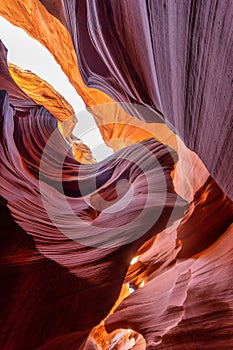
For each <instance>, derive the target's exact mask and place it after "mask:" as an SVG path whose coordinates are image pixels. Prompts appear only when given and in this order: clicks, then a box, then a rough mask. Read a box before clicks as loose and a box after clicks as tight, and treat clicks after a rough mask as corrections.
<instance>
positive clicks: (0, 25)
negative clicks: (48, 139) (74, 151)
mask: <svg viewBox="0 0 233 350" xmlns="http://www.w3.org/2000/svg"><path fill="white" fill-rule="evenodd" d="M0 39H1V40H2V42H3V44H4V45H5V46H6V47H7V49H8V61H9V62H11V63H14V64H15V65H17V66H19V67H21V68H23V69H27V70H30V71H32V72H33V73H35V74H37V75H38V76H39V77H40V78H42V79H44V80H45V81H47V82H48V83H49V84H50V85H52V86H53V87H54V88H55V89H56V90H57V91H58V92H59V93H60V94H61V95H62V96H64V97H65V98H66V100H67V101H68V102H69V103H70V104H71V105H72V107H73V109H74V111H75V113H76V115H77V118H78V124H77V125H76V127H75V129H74V134H75V135H76V136H77V137H80V138H81V139H82V140H83V141H84V143H86V145H88V146H89V147H90V148H91V150H92V154H93V156H94V157H95V158H96V160H97V161H101V160H103V159H105V158H106V157H108V156H109V155H110V154H112V153H113V151H112V149H111V148H109V147H107V146H106V145H105V143H104V141H103V139H102V136H101V134H100V132H99V129H98V127H97V125H96V123H95V120H94V118H93V117H92V115H91V114H90V113H88V112H87V110H85V104H84V102H83V100H82V98H81V97H80V96H79V95H78V94H77V92H76V90H75V89H74V87H73V86H72V85H71V84H70V82H69V80H68V78H67V76H66V75H65V73H64V72H63V71H62V69H61V67H60V66H59V64H58V63H57V62H56V61H55V59H54V57H53V56H52V54H51V53H50V52H49V51H48V50H47V49H46V48H45V47H44V46H43V45H41V44H40V43H39V42H38V41H36V40H35V39H33V38H31V37H30V36H29V35H28V34H27V33H26V32H25V31H24V30H23V29H21V28H19V27H16V26H14V25H12V24H11V23H10V22H8V21H7V20H6V19H5V18H3V17H1V16H0Z"/></svg>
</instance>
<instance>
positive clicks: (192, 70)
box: [43, 0, 233, 199]
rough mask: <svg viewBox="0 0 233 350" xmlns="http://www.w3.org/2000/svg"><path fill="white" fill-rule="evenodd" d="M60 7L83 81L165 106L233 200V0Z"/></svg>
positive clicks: (120, 98) (141, 101)
mask: <svg viewBox="0 0 233 350" xmlns="http://www.w3.org/2000/svg"><path fill="white" fill-rule="evenodd" d="M43 3H44V5H45V6H48V2H43ZM61 6H62V7H63V14H65V18H66V23H65V24H66V27H67V29H68V30H70V34H71V37H72V40H73V44H74V47H75V50H76V53H77V58H78V62H79V68H80V72H81V75H82V77H83V79H84V81H85V83H86V84H87V85H88V86H90V87H94V88H99V89H100V90H102V91H104V92H105V93H108V94H109V95H110V96H112V97H113V98H114V99H115V100H117V101H125V102H132V103H134V102H137V103H139V104H143V105H146V106H150V107H152V108H154V109H155V110H158V111H160V112H161V113H162V114H163V116H164V118H165V119H166V120H167V122H169V123H170V124H171V125H173V127H174V128H175V129H176V130H177V132H178V133H179V135H180V136H181V138H182V139H183V140H184V142H185V144H186V145H187V146H188V147H189V148H190V149H192V150H194V151H195V152H196V153H197V154H198V155H199V156H200V158H201V159H202V160H203V162H204V164H205V165H206V167H207V169H208V170H209V172H210V174H211V175H212V177H213V178H214V179H215V180H216V181H217V182H218V184H219V185H220V187H221V188H222V189H223V190H224V191H225V193H226V194H228V196H229V197H230V198H231V199H232V198H233V188H232V181H231V177H230V174H232V172H233V165H232V164H233V160H232V143H233V124H232V109H233V105H232V60H231V57H232V55H233V52H232V48H233V45H232V35H233V28H232V16H233V8H232V4H231V1H230V0H229V1H205V2H203V1H199V2H195V3H193V2H183V1H181V2H175V1H164V2H163V3H162V4H161V2H160V1H148V2H144V1H140V2H139V3H138V6H135V4H134V2H133V1H122V2H121V3H120V4H119V3H118V2H116V1H115V0H110V1H107V2H102V1H101V2H99V1H96V0H94V1H90V2H89V1H80V2H75V1H74V0H73V1H68V2H66V3H65V4H64V5H63V3H60V5H59V3H58V5H57V6H56V7H58V8H61ZM56 7H54V10H53V11H52V10H51V8H50V12H52V13H53V14H54V15H56V16H59V15H58V13H57V11H56V10H55V8H56ZM58 18H59V17H58ZM107 28H111V32H109V30H108V29H107ZM138 28H140V35H138ZM141 118H142V119H146V121H149V120H148V119H147V118H145V117H144V116H143V115H141ZM229 159H231V162H230V164H229ZM220 163H221V171H220V170H219V164H220Z"/></svg>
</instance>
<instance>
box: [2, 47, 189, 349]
mask: <svg viewBox="0 0 233 350" xmlns="http://www.w3.org/2000/svg"><path fill="white" fill-rule="evenodd" d="M2 52H5V51H4V50H3V51H2ZM5 59H6V57H5V55H4V60H5ZM5 81H7V85H6V86H7V88H8V91H9V94H8V93H7V92H6V91H4V90H2V91H1V123H0V127H1V128H0V132H1V145H0V153H1V184H0V194H1V196H2V197H3V198H4V199H5V200H6V201H7V207H8V208H9V210H10V212H9V210H8V209H6V207H5V205H6V203H5V202H3V203H2V204H3V205H1V212H2V213H3V218H4V221H3V223H2V230H1V232H2V239H3V240H4V245H3V248H4V250H3V251H2V253H1V257H2V261H3V262H4V263H3V264H2V265H1V273H2V274H3V276H6V275H7V273H9V275H8V278H9V280H7V281H9V283H8V282H7V284H6V286H5V289H4V291H5V294H3V296H2V297H3V299H2V300H3V301H4V311H3V315H4V317H3V325H4V326H3V328H2V331H1V344H2V345H1V347H2V348H6V349H7V348H8V349H10V348H14V349H16V350H17V349H22V348H24V349H33V350H34V349H36V348H39V347H41V349H59V348H60V349H61V347H62V346H63V348H64V347H65V348H69V349H73V348H78V347H79V346H81V344H82V343H83V341H84V340H85V337H86V336H87V335H88V333H89V332H90V330H91V329H92V327H93V326H95V325H96V324H97V323H98V322H100V321H101V320H102V319H103V318H104V317H105V316H106V315H107V314H108V312H109V311H110V309H111V307H112V306H113V304H114V302H115V300H116V298H117V296H118V294H119V292H120V289H121V285H122V283H123V281H124V277H125V274H126V272H127V268H128V265H129V263H130V260H131V258H132V257H133V255H134V254H135V253H136V251H137V249H138V248H139V247H140V245H141V244H142V243H143V242H145V241H146V240H147V239H148V238H150V237H152V236H153V235H155V234H156V233H158V232H160V231H162V230H163V229H164V228H165V227H166V226H167V224H168V221H169V220H171V221H174V220H177V219H178V218H181V217H182V216H183V213H184V211H185V210H186V208H187V203H186V201H184V200H183V199H182V198H180V197H178V196H177V194H176V193H175V191H174V189H173V184H172V179H171V176H170V173H171V171H172V169H173V167H174V162H175V161H176V160H177V156H176V153H175V151H174V150H172V149H169V148H167V147H166V146H164V145H163V144H161V143H160V142H158V141H155V140H154V139H147V140H145V141H142V142H141V143H138V144H135V145H132V146H130V147H128V148H126V149H124V150H122V151H120V152H118V153H116V155H113V156H112V157H110V158H109V159H107V160H106V161H103V162H101V163H100V164H94V165H84V164H80V163H78V162H77V161H76V160H75V159H74V157H73V155H72V152H71V149H70V148H69V146H68V144H67V143H66V142H65V140H64V139H63V137H62V136H61V134H60V133H59V131H58V129H57V121H56V119H55V118H54V117H53V116H52V115H51V114H50V113H49V112H48V111H47V110H46V109H45V108H44V107H42V106H37V105H35V104H34V103H32V102H31V101H30V99H28V97H27V96H26V97H25V95H24V94H23V93H22V92H21V90H20V89H19V88H18V87H17V85H16V84H15V83H14V81H13V80H12V79H10V75H9V72H6V71H5V72H3V76H2V80H1V84H2V85H1V88H2V86H3V84H4V82H5ZM24 97H25V99H24ZM9 99H10V101H11V104H9ZM15 101H16V102H15ZM14 102H15V104H16V106H17V107H14ZM92 179H94V187H93V181H92ZM150 179H153V181H152V183H150ZM120 180H121V181H120ZM162 186H165V189H166V191H165V192H161V187H162ZM129 187H131V192H130V197H131V198H130V200H128V198H126V197H125V196H124V193H125V191H126V192H128V191H129ZM148 190H149V192H148ZM139 193H140V196H139ZM148 198H149V199H148ZM148 200H149V201H148ZM145 204H146V205H145ZM113 206H115V207H114V210H113V211H112V212H111V210H110V211H108V210H107V209H108V208H110V209H111V207H113ZM95 208H97V209H95ZM11 215H12V216H11ZM12 217H13V219H12ZM153 217H154V219H153V220H152V221H151V218H153ZM75 220H76V221H75ZM148 221H149V222H150V225H149V226H148V227H145V222H148ZM8 230H9V231H8ZM8 232H10V234H11V235H12V236H10V237H9V234H8ZM11 247H13V250H12V251H11ZM46 267H47V268H48V270H46ZM44 269H45V270H44ZM113 271H114V276H113ZM49 275H51V277H52V280H51V279H49ZM14 276H15V277H14ZM17 276H18V277H17ZM26 276H27V277H26ZM13 281H14V285H12V284H11V283H12V282H13ZM59 281H60V282H59ZM51 284H52V285H53V286H51ZM29 286H34V288H35V289H36V290H35V292H34V293H32V294H30V293H28V288H31V287H29ZM69 293H71V294H70V295H71V296H70V297H69V298H68V299H67V297H68V296H67V295H68V294H69ZM101 300H102V301H101ZM16 301H17V302H16ZM100 301H101V302H100ZM47 303H49V304H50V307H49V308H47ZM23 305H24V306H23ZM52 310H53V311H52ZM93 310H94V314H95V315H94V316H93ZM57 312H58V314H57ZM64 315H67V321H66V319H64V317H66V316H64ZM72 315H73V316H72ZM32 317H33V321H32ZM48 320H49V321H48ZM48 322H49V323H50V322H51V323H52V324H53V325H54V327H48ZM38 324H40V327H39V328H38ZM35 332H36V335H35Z"/></svg>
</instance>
